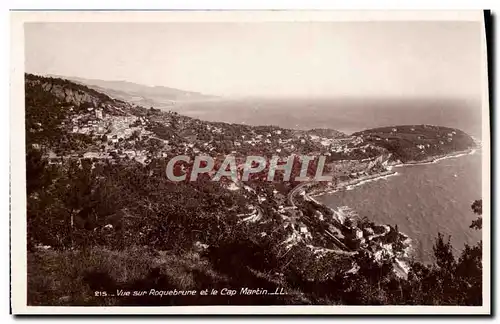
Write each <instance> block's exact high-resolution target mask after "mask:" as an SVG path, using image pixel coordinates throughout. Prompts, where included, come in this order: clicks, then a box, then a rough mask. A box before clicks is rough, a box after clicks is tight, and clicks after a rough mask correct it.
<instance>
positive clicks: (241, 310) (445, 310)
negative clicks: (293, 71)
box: [10, 10, 491, 315]
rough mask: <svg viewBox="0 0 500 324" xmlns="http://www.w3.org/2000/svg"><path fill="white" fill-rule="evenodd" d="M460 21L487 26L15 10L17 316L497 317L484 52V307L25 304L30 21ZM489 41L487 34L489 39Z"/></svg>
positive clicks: (420, 16) (339, 15)
mask: <svg viewBox="0 0 500 324" xmlns="http://www.w3.org/2000/svg"><path fill="white" fill-rule="evenodd" d="M366 20H384V21H388V20H399V21H407V20H418V21H428V20H461V21H464V20H466V21H482V20H483V13H482V11H352V10H351V11H236V12H235V11H197V12H193V11H175V12H172V11H170V12H168V11H163V12H154V11H148V12H137V11H125V12H123V11H111V12H102V11H101V12H91V11H84V12H76V11H71V12H67V11H66V12H65V11H56V12H43V11H38V12H13V13H11V52H10V54H11V69H10V76H11V116H10V117H11V120H10V122H11V147H10V154H11V168H12V170H11V172H12V173H11V192H12V200H11V222H12V223H11V226H12V227H11V231H12V235H11V237H12V252H11V257H12V268H11V269H12V307H13V312H14V314H383V315H387V314H418V315H422V314H489V313H490V306H491V305H490V303H491V301H490V259H489V257H490V210H489V201H490V192H489V185H490V165H489V162H490V161H489V148H490V143H489V132H490V129H489V122H488V120H489V113H488V109H489V108H488V107H489V104H488V100H487V98H488V88H487V72H486V67H487V66H486V64H487V63H486V44H485V42H483V48H482V52H483V54H484V59H483V62H484V67H485V68H484V74H483V80H484V82H485V83H484V87H483V89H484V93H483V105H482V108H483V138H482V141H483V182H482V183H483V197H482V198H483V201H484V204H483V212H484V214H483V262H484V263H483V306H482V307H459V306H168V307H48V306H47V307H34V306H26V285H27V283H26V255H27V251H26V192H25V183H26V179H25V172H24V170H25V153H24V145H25V144H24V143H25V133H24V37H23V35H24V33H23V24H24V22H40V21H51V22H96V21H99V22H106V21H113V22H118V21H121V22H132V21H133V22H160V21H161V22H202V21H203V22H209V21H210V22H222V21H223V22H232V21H237V22H256V23H258V22H266V21H295V22H296V21H366ZM483 38H484V37H483Z"/></svg>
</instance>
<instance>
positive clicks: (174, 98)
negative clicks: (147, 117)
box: [66, 77, 217, 108]
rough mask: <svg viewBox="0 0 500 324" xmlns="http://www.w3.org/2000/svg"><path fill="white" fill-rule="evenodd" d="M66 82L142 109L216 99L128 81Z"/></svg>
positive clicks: (75, 78)
mask: <svg viewBox="0 0 500 324" xmlns="http://www.w3.org/2000/svg"><path fill="white" fill-rule="evenodd" d="M66 78H67V79H68V80H71V81H73V82H77V83H80V84H83V85H86V86H88V87H90V88H93V89H95V90H97V91H99V92H102V93H105V94H107V95H109V96H110V97H112V98H115V99H119V100H124V101H127V102H130V103H133V104H136V105H140V106H144V107H148V108H149V107H152V106H153V107H168V106H172V105H175V104H176V103H177V102H191V101H203V100H213V99H215V98H217V97H214V96H208V95H205V94H202V93H199V92H193V91H185V90H180V89H175V88H169V87H163V86H146V85H142V84H137V83H133V82H128V81H107V80H96V79H84V78H78V77H66Z"/></svg>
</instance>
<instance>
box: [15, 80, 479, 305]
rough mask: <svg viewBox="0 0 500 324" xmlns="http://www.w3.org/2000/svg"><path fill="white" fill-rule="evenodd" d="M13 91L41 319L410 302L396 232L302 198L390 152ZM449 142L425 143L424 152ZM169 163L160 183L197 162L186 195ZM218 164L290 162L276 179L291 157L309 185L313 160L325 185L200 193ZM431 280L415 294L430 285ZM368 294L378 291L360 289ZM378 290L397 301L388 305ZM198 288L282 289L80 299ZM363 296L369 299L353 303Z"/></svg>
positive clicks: (354, 175)
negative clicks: (22, 126) (66, 311)
mask: <svg viewBox="0 0 500 324" xmlns="http://www.w3.org/2000/svg"><path fill="white" fill-rule="evenodd" d="M25 82H26V83H25V85H26V89H25V91H26V107H25V109H26V151H27V157H26V172H27V208H28V210H27V224H28V228H27V231H28V249H29V251H30V254H29V258H28V261H29V266H28V271H29V273H31V274H32V276H30V277H29V287H28V289H29V290H30V292H31V293H30V296H34V297H32V298H33V299H32V300H30V301H29V303H30V304H35V305H36V304H38V303H39V302H40V300H43V299H40V300H39V299H37V297H36V296H43V295H47V296H50V298H49V300H50V301H51V304H53V305H75V304H77V305H95V304H98V305H102V304H103V303H104V304H106V305H138V304H141V305H180V304H245V303H246V304H248V303H253V304H263V305H269V304H311V303H313V304H316V303H324V304H339V303H340V304H359V303H362V304H366V303H372V304H373V303H388V302H389V301H391V302H397V303H412V300H413V299H412V298H415V294H414V292H413V291H414V289H417V288H415V287H418V282H415V281H411V280H414V279H412V278H413V277H411V275H412V272H411V271H412V270H409V269H412V268H411V264H410V260H409V259H410V255H409V254H408V251H409V250H410V244H411V243H410V240H409V238H408V237H406V236H405V235H403V234H402V233H399V232H398V230H397V224H376V223H373V222H371V221H370V220H369V219H368V218H367V217H366V216H369V215H356V213H355V212H353V211H352V210H349V209H345V208H339V209H335V210H334V209H330V208H328V207H326V206H323V205H321V204H319V203H317V202H316V201H315V200H314V199H312V198H311V197H310V196H309V194H310V190H317V189H324V188H323V187H329V188H330V189H331V188H336V187H337V186H340V185H341V184H342V183H345V182H346V181H353V180H357V179H360V178H362V177H371V176H377V175H379V174H381V173H384V172H389V171H390V170H389V169H388V164H389V162H391V161H392V160H391V159H392V156H393V155H395V154H400V151H399V150H398V149H396V148H397V147H396V148H395V146H394V145H393V146H391V145H386V146H384V145H382V144H379V143H378V142H385V140H381V141H378V140H376V139H375V137H374V136H375V135H371V134H372V133H373V132H374V131H369V132H368V133H363V134H358V135H355V136H347V135H345V134H342V133H340V132H337V131H335V130H328V129H316V130H311V131H297V130H290V129H285V128H281V127H277V126H248V125H238V124H228V123H219V122H207V121H202V120H199V119H195V118H190V117H186V116H182V115H179V114H178V113H175V112H171V111H169V112H163V111H161V110H159V109H155V108H152V107H151V108H144V107H141V106H139V105H136V104H131V103H128V102H125V101H122V100H117V99H113V98H111V97H110V96H108V95H106V94H103V93H101V92H99V91H96V90H95V89H93V88H90V87H87V86H85V85H82V84H79V83H74V82H72V81H68V80H64V79H59V78H50V77H41V76H35V75H30V74H27V75H26V81H25ZM398 128H399V126H398ZM402 129H406V126H403V128H402ZM425 129H427V128H425ZM409 131H411V128H410V130H409ZM449 131H450V130H449V129H446V130H445V128H440V127H436V128H432V130H428V132H431V134H432V143H435V141H436V139H437V138H438V134H439V136H442V135H443V134H445V133H446V132H449ZM453 131H454V130H451V132H453ZM370 132H372V133H370ZM386 132H387V130H386V129H381V130H377V131H375V133H376V134H377V136H384V135H383V134H385V133H386ZM394 132H396V131H394ZM421 132H423V130H422V131H421ZM455 132H456V134H453V135H458V134H461V133H459V131H458V130H456V131H455ZM378 134H380V135H378ZM446 134H447V133H446ZM408 136H409V135H408ZM418 136H419V135H417V139H418ZM460 136H462V135H460ZM460 138H462V137H460ZM401 140H404V141H406V142H409V143H410V142H411V141H412V140H415V138H414V137H411V138H406V137H405V138H403V139H401ZM463 140H464V141H465V140H466V137H465V135H464V136H463ZM452 141H453V140H452ZM419 145H420V144H419ZM422 145H423V144H422ZM461 145H462V144H461ZM455 148H456V149H459V148H460V149H461V148H462V146H458V145H457V146H455ZM445 150H446V152H451V151H452V148H451V144H449V145H448V146H446V147H445V148H442V149H441V150H440V151H439V154H441V153H442V152H445ZM407 152H408V151H407V150H403V153H404V154H408V153H407ZM436 152H438V150H436ZM176 155H187V156H188V157H190V158H191V162H188V163H184V164H183V165H182V166H179V167H178V168H176V169H175V172H180V173H182V172H183V171H186V173H188V174H189V171H190V170H191V169H192V167H193V162H192V161H193V160H194V158H195V156H199V155H208V156H211V157H213V158H214V159H215V161H216V165H215V167H214V171H213V172H208V173H204V174H201V175H200V176H199V177H198V180H197V181H190V179H189V176H188V177H186V179H185V181H180V182H173V181H171V180H170V179H169V178H167V177H166V174H165V168H166V164H167V161H168V160H169V159H170V158H172V157H173V156H176ZM227 155H231V156H234V157H235V161H236V164H237V169H238V174H239V175H241V169H242V167H244V165H245V157H246V156H248V155H260V156H265V157H271V156H279V157H281V158H286V157H289V156H293V157H294V160H293V167H292V171H291V174H292V177H295V176H297V175H298V174H299V173H302V170H301V165H300V163H299V161H300V159H298V157H297V156H298V155H309V156H312V157H313V160H312V162H311V164H310V165H309V167H308V168H307V170H306V176H308V177H310V179H312V178H313V177H314V175H315V172H316V168H315V166H316V165H317V164H318V157H319V156H326V157H327V159H326V167H325V172H330V173H331V174H332V178H331V181H326V182H323V183H317V182H316V181H314V180H311V181H307V182H296V181H294V180H291V181H282V177H283V176H282V175H281V173H280V175H278V176H277V178H275V180H273V181H268V180H266V175H267V173H268V171H269V164H266V166H265V168H264V170H262V171H261V172H259V173H255V174H252V176H251V177H250V178H249V181H246V182H245V181H242V180H241V177H239V178H238V179H236V180H234V181H233V179H232V178H231V177H224V178H223V179H222V180H221V181H212V179H213V178H212V177H213V176H214V172H215V170H217V169H218V168H220V167H221V166H220V165H221V162H222V160H224V158H225V157H226V156H227ZM405 156H406V155H404V156H403V155H401V156H400V157H405ZM427 156H428V157H429V156H431V154H428V155H427ZM292 179H293V178H292ZM318 187H319V188H318ZM443 248H444V249H446V246H445V247H443ZM129 254H130V256H129ZM132 256H135V257H134V258H135V260H137V263H136V264H135V263H134V266H133V267H132V266H129V265H126V264H121V263H120V262H123V263H131V258H132ZM135 260H134V261H135ZM467 260H469V259H467ZM132 263H133V262H132ZM77 265H82V267H77ZM419 266H421V267H424V266H423V265H419ZM424 268H425V267H424ZM425 269H427V268H425ZM457 269H458V268H457ZM434 270H436V271H438V270H437V269H434V268H429V269H428V272H427V274H425V273H424V274H421V277H419V278H420V279H419V280H424V279H425V278H427V279H426V280H428V282H432V280H434V279H435V273H437V272H433V271H434ZM426 271H427V270H426ZM454 271H455V270H454ZM457 271H458V270H457ZM419 276H420V275H419ZM61 278H62V279H61ZM96 278H97V279H96ZM98 278H101V280H98ZM102 278H105V279H102ZM408 278H409V279H408ZM422 278H423V279H422ZM407 279H408V280H407ZM374 282H383V284H381V285H378V288H375V285H374V284H373V283H374ZM394 285H396V286H398V287H400V288H401V289H403V287H404V289H406V290H405V291H406V292H405V294H402V293H401V292H400V290H398V291H397V293H394V292H393V289H394V287H395V286H394ZM462 286H463V285H459V284H457V286H452V287H454V288H453V289H462V288H461V287H462ZM134 287H135V288H134ZM213 287H219V288H223V287H232V288H234V289H240V288H241V287H249V288H252V289H257V288H265V289H269V290H270V291H274V289H275V288H276V287H283V288H284V289H285V290H286V291H287V292H288V293H287V294H285V295H283V296H279V298H278V297H274V296H269V295H268V296H260V297H255V296H252V297H241V298H230V297H227V296H225V297H222V296H220V297H219V298H216V297H214V298H210V299H209V298H206V299H201V298H200V299H185V298H182V299H173V298H164V299H161V298H147V299H128V300H127V299H119V298H116V296H115V297H113V298H108V299H103V298H102V296H101V297H99V296H97V297H96V296H95V295H92V292H93V291H104V292H108V293H111V292H112V291H114V290H116V289H138V288H141V289H150V288H155V289H174V288H175V289H205V288H213ZM368 287H370V289H371V288H373V293H371V294H366V293H365V291H366V290H367V288H368ZM437 296H438V297H437V298H441V297H439V296H440V295H437ZM460 296H464V295H463V294H462V295H460ZM442 298H444V297H442ZM464 298H465V297H464ZM250 300H251V302H250ZM459 302H461V303H465V302H466V301H464V300H460V301H459ZM474 302H477V301H476V300H474Z"/></svg>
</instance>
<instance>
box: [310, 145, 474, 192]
mask: <svg viewBox="0 0 500 324" xmlns="http://www.w3.org/2000/svg"><path fill="white" fill-rule="evenodd" d="M478 149H479V146H475V147H472V148H470V149H467V150H462V151H457V152H453V153H449V154H442V155H436V156H433V157H429V158H426V159H424V160H421V161H408V162H405V163H391V164H388V166H387V170H386V171H382V172H378V173H375V174H370V175H365V176H361V177H359V178H356V179H350V180H347V181H343V182H339V183H338V184H337V185H336V186H335V187H333V188H332V187H329V188H324V189H313V190H312V191H311V192H309V193H306V194H307V195H308V196H310V197H319V196H322V195H326V194H333V193H336V192H338V191H341V190H352V189H354V188H355V187H358V186H361V185H363V184H365V183H368V182H373V181H377V180H380V179H387V178H389V177H391V176H397V175H399V173H398V172H397V171H392V169H393V168H400V167H405V166H417V165H427V164H435V163H437V162H440V161H443V160H446V159H451V158H457V157H462V156H467V155H473V154H476V153H477V151H478Z"/></svg>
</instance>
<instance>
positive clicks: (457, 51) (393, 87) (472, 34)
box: [25, 21, 483, 99]
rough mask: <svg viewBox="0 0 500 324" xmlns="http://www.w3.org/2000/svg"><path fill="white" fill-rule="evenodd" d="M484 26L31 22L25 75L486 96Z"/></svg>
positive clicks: (205, 87)
mask: <svg viewBox="0 0 500 324" xmlns="http://www.w3.org/2000/svg"><path fill="white" fill-rule="evenodd" d="M481 28H482V25H481V23H479V22H455V21H451V22H450V21H448V22H445V21H442V22H435V21H420V22H419V21H412V22H404V21H403V22H402V21H399V22H396V21H393V22H384V21H378V22H295V23H294V22H276V23H272V22H267V23H262V22H261V23H214V22H212V23H210V22H208V23H207V22H192V23H177V22H171V23H118V22H116V23H27V24H25V69H26V72H29V73H36V74H56V75H64V76H76V77H82V78H90V79H101V80H123V81H130V82H135V83H140V84H145V85H158V86H167V87H172V88H178V89H182V90H189V91H197V92H202V93H205V94H209V95H217V96H228V97H231V96H265V97H296V96H298V97H361V98H365V97H384V98H386V97H396V98H415V97H417V98H419V97H422V98H423V97H425V98H429V97H431V98H466V99H479V98H480V97H481V68H482V66H483V65H482V62H481V59H482V56H481V41H482V38H481V37H482V36H481Z"/></svg>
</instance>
